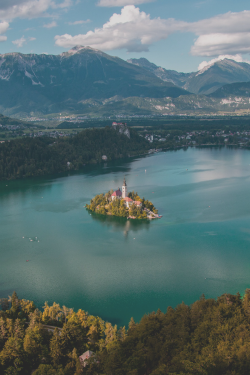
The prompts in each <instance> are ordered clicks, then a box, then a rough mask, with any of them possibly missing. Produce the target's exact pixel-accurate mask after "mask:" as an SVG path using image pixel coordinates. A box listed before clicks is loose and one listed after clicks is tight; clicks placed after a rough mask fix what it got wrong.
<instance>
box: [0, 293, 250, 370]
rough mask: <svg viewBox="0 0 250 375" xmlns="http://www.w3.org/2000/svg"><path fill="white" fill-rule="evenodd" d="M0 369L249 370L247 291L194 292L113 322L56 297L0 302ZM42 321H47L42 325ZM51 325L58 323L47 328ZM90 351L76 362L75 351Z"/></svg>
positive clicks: (249, 303)
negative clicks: (213, 295)
mask: <svg viewBox="0 0 250 375" xmlns="http://www.w3.org/2000/svg"><path fill="white" fill-rule="evenodd" d="M0 302H1V306H2V311H0V373H1V374H8V375H19V374H20V375H26V374H27V375H30V374H31V372H32V371H34V372H33V375H80V374H83V375H84V374H86V375H87V374H89V375H97V374H98V375H165V374H166V375H184V374H187V375H195V374H197V375H198V374H199V375H249V373H250V290H249V289H247V290H246V293H245V295H244V297H243V298H241V296H240V295H239V294H237V295H231V294H224V295H222V296H221V297H218V299H217V300H214V299H207V300H206V299H205V297H201V298H200V300H199V301H196V302H195V303H194V304H193V305H191V306H190V307H189V306H187V305H185V304H184V303H182V304H181V305H179V306H177V307H176V308H175V309H173V308H171V307H169V308H168V309H167V312H166V313H164V312H161V311H160V310H158V311H157V312H156V313H155V312H153V313H151V314H149V315H145V316H144V317H143V318H142V320H141V322H140V323H135V322H134V320H133V318H132V319H131V320H130V322H129V325H128V329H126V327H120V328H119V329H118V327H117V326H116V325H115V326H112V324H110V323H108V322H104V321H103V320H102V319H100V318H98V317H95V316H91V315H89V314H88V313H87V312H86V311H84V310H78V311H77V312H74V311H73V309H68V308H67V307H65V306H62V307H61V306H59V304H56V303H55V302H54V303H53V305H49V304H48V303H47V302H46V303H45V305H44V306H43V310H42V311H40V310H38V309H37V308H36V307H35V305H34V303H33V302H31V301H27V300H23V299H21V300H20V299H18V297H17V295H16V293H13V295H12V297H10V298H9V299H2V300H0ZM48 325H49V327H48ZM55 326H57V327H58V328H54V327H55ZM87 350H91V351H93V352H94V355H93V356H92V357H91V358H90V359H88V360H87V365H86V367H82V366H81V364H80V361H79V356H80V355H82V354H83V353H84V352H86V351H87Z"/></svg>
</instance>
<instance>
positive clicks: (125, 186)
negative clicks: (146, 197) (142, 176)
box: [122, 177, 128, 199]
mask: <svg viewBox="0 0 250 375" xmlns="http://www.w3.org/2000/svg"><path fill="white" fill-rule="evenodd" d="M127 190H128V189H127V184H126V180H125V177H124V180H123V185H122V198H123V199H124V198H126V197H127V196H128V191H127Z"/></svg>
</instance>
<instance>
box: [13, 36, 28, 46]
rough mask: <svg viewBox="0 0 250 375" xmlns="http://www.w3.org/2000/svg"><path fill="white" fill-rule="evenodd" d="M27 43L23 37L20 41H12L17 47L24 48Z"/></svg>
mask: <svg viewBox="0 0 250 375" xmlns="http://www.w3.org/2000/svg"><path fill="white" fill-rule="evenodd" d="M25 42H26V39H25V38H24V36H22V38H20V39H17V40H13V41H12V43H13V44H15V45H16V46H17V47H22V46H23V45H24V43H25Z"/></svg>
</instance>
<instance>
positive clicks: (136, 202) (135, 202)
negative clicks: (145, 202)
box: [134, 201, 142, 207]
mask: <svg viewBox="0 0 250 375" xmlns="http://www.w3.org/2000/svg"><path fill="white" fill-rule="evenodd" d="M134 204H135V205H136V207H141V206H142V203H141V202H140V201H134Z"/></svg>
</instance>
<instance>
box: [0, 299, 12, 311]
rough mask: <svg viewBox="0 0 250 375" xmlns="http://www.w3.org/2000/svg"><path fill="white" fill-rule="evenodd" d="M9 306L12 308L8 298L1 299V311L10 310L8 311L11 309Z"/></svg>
mask: <svg viewBox="0 0 250 375" xmlns="http://www.w3.org/2000/svg"><path fill="white" fill-rule="evenodd" d="M9 306H10V304H9V300H8V298H1V299H0V307H1V309H2V310H3V311H6V310H8V309H9Z"/></svg>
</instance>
